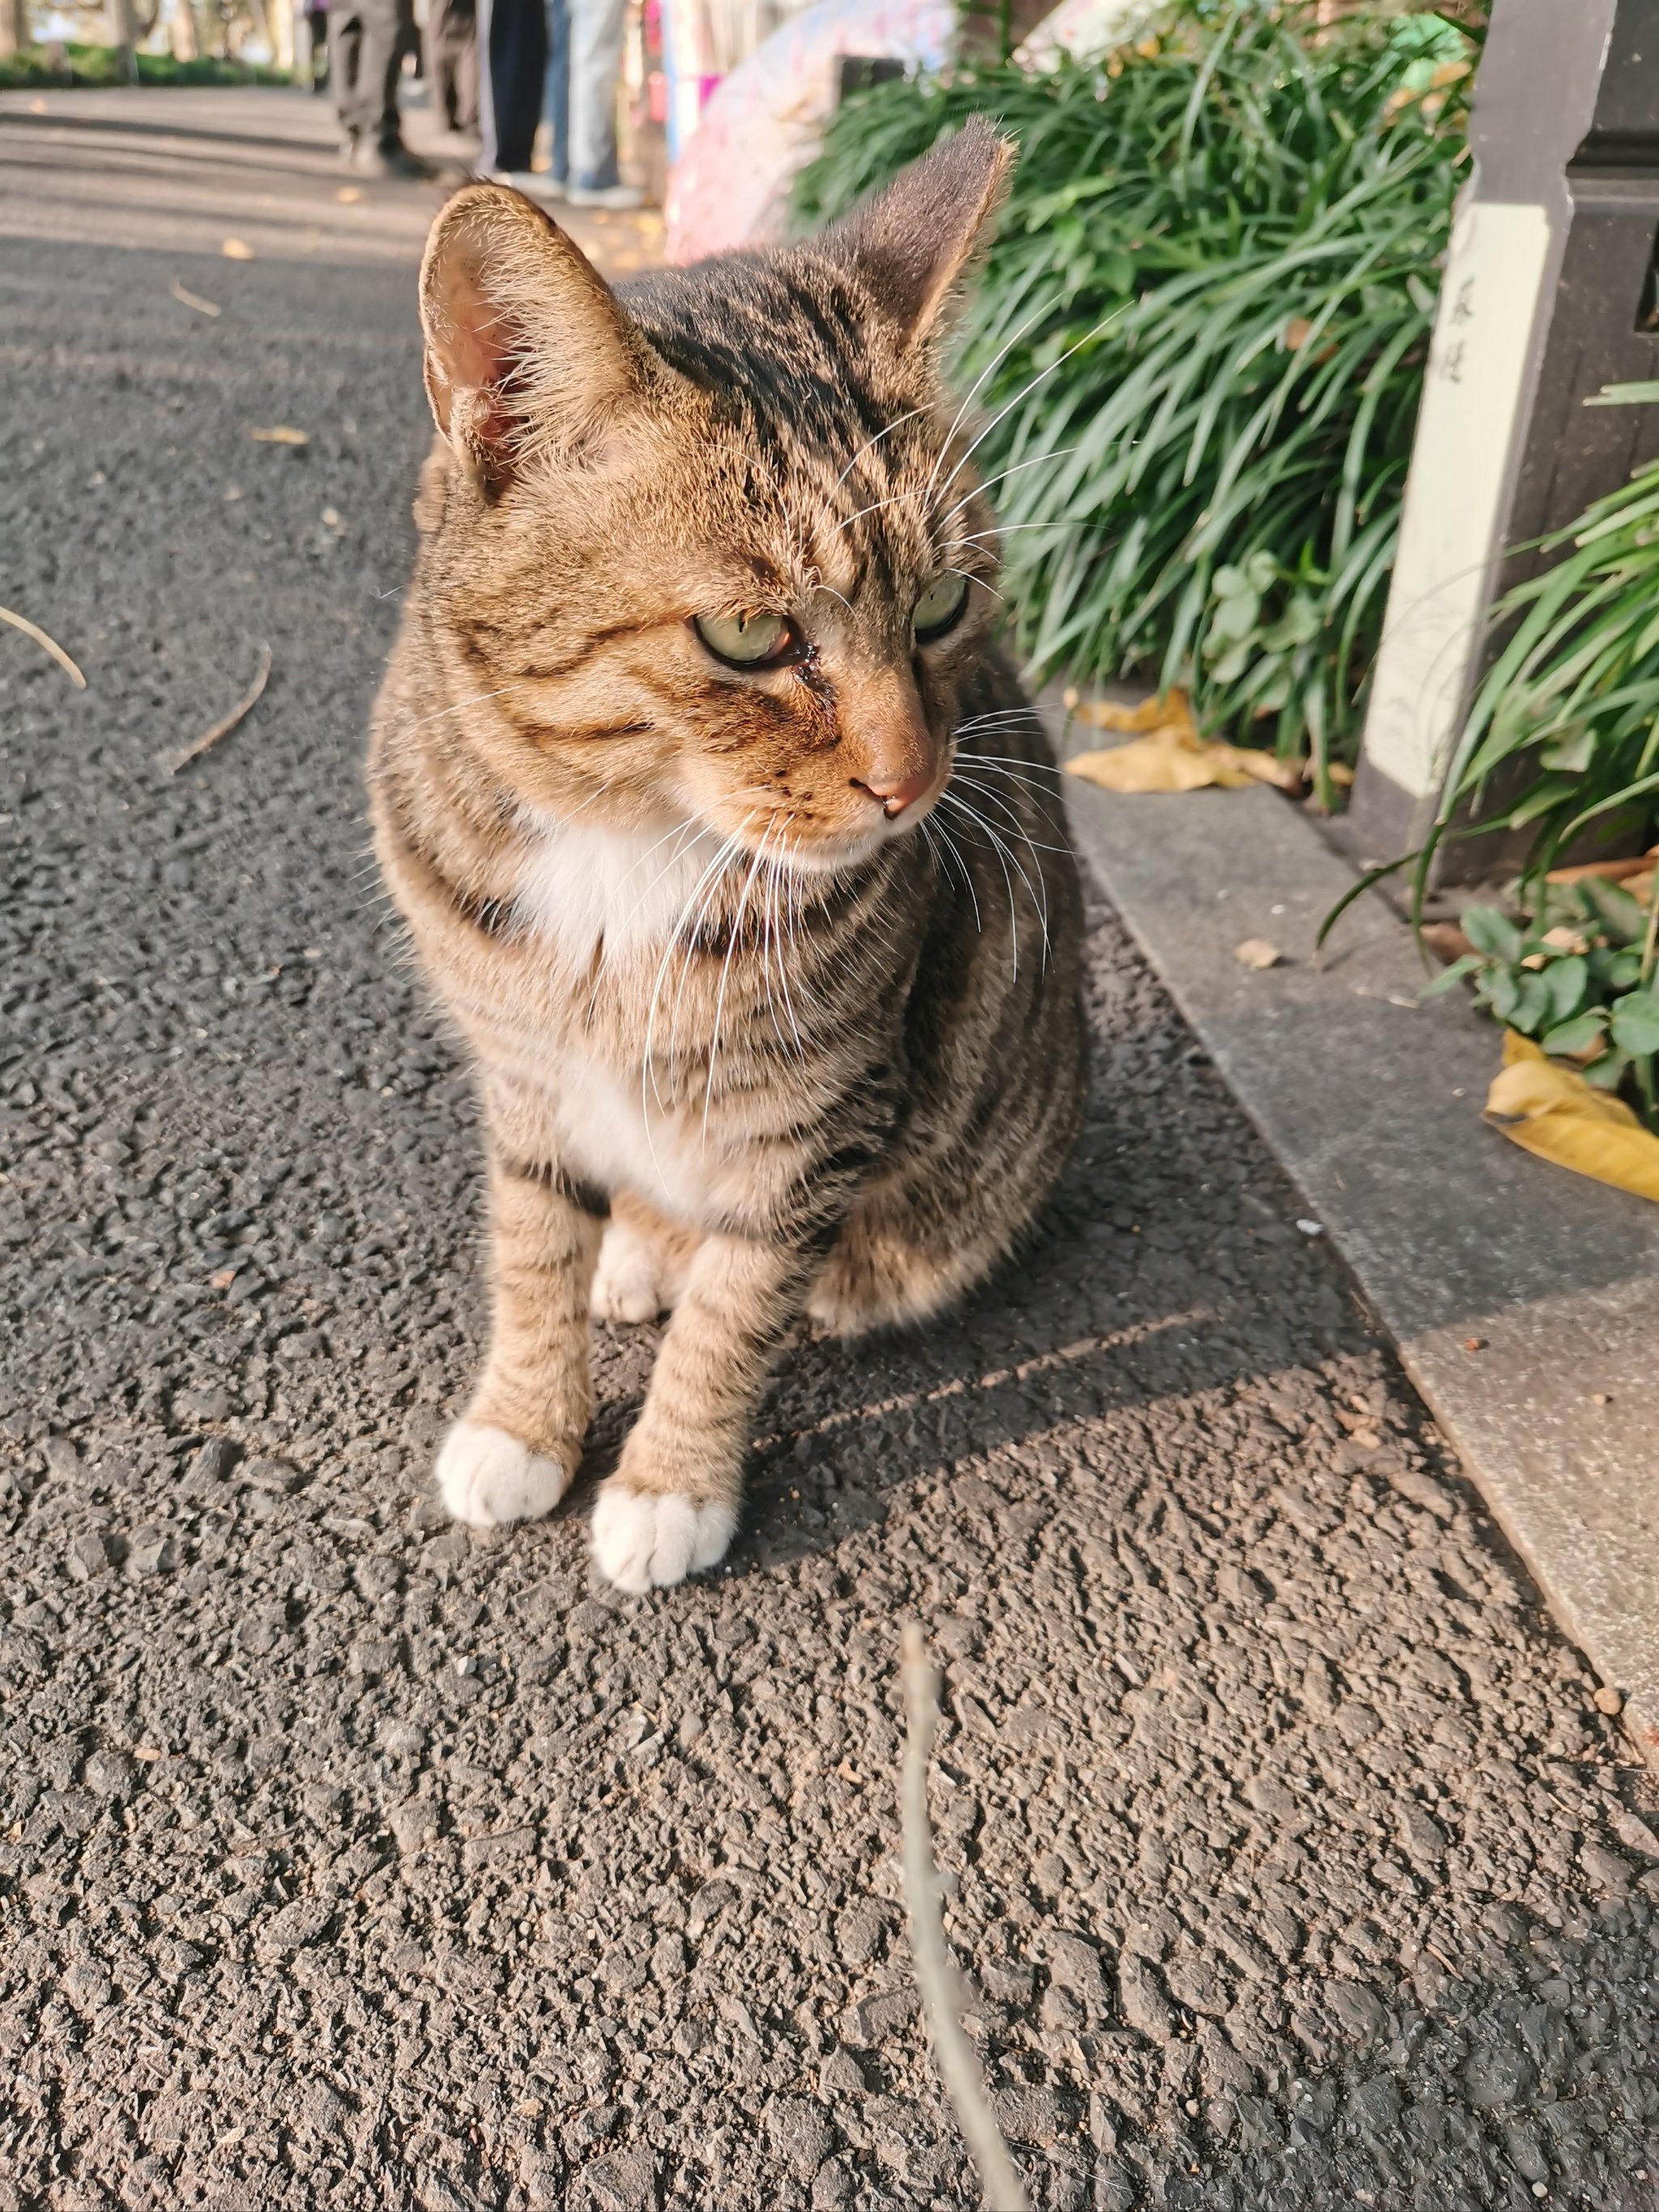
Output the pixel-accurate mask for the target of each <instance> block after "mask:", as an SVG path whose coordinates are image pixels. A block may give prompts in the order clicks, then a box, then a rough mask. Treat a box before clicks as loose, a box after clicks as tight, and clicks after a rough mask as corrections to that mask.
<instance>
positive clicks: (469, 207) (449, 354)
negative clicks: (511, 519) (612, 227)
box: [421, 185, 646, 490]
mask: <svg viewBox="0 0 1659 2212" xmlns="http://www.w3.org/2000/svg"><path fill="white" fill-rule="evenodd" d="M421 321H422V326H423V328H424V330H425V333H426V389H427V396H428V398H429V399H430V400H431V402H432V412H433V415H434V416H435V419H436V422H437V425H438V428H439V431H440V433H441V435H443V436H444V437H445V438H447V440H448V441H449V443H450V444H451V446H452V447H453V448H454V450H455V453H457V455H458V456H459V459H461V460H462V461H463V462H464V463H465V465H467V466H468V467H469V468H471V469H473V470H474V471H477V474H478V476H479V477H480V478H481V479H482V480H483V483H484V484H485V485H486V486H487V487H488V488H489V489H491V490H499V489H501V487H502V486H503V485H505V484H506V483H508V482H509V481H510V480H511V478H512V477H513V474H514V473H515V471H518V470H519V469H520V468H521V467H522V466H523V465H524V464H525V462H526V460H527V459H530V458H531V457H532V455H534V454H536V453H542V452H547V451H558V450H574V448H576V447H580V445H581V444H582V443H583V442H584V441H586V440H587V439H588V438H590V437H591V436H592V435H593V433H594V432H595V431H596V430H597V429H599V428H600V427H601V426H602V425H603V423H604V422H605V420H606V419H607V418H608V417H609V416H611V414H613V413H614V412H615V410H617V407H619V406H620V405H622V404H624V403H625V402H626V401H627V400H628V399H629V398H630V397H631V396H632V395H633V394H634V393H635V392H637V391H638V390H639V389H640V387H641V381H642V378H643V374H644V370H645V356H646V348H645V343H644V341H643V339H642V338H641V337H640V335H639V333H638V331H635V328H634V326H633V325H632V324H631V323H630V322H629V319H628V317H627V316H626V314H624V313H623V309H622V307H621V305H620V303H619V302H618V301H617V298H616V295H614V294H613V293H612V291H611V289H610V287H609V285H607V284H606V283H605V279H604V278H603V277H602V276H600V275H599V271H598V270H596V269H595V268H594V267H593V264H592V262H590V261H589V260H588V258H587V257H586V254H584V253H583V252H582V251H581V249H580V247H579V246H576V245H575V244H574V242H573V241H572V240H570V239H568V238H567V237H566V236H565V234H564V233H563V232H562V230H561V229H560V228H558V226H557V225H556V223H555V222H552V221H551V220H550V218H549V217H548V216H545V215H544V214H543V213H542V211H541V210H540V209H539V208H538V207H535V206H533V205H532V204H531V202H530V201H529V200H527V199H526V198H524V197H522V195H521V194H520V193H518V192H514V191H507V190H506V189H505V188H504V187H503V186H501V185H465V186H464V187H463V188H462V190H461V191H459V192H457V193H456V194H455V196H454V197H453V199H451V200H450V201H448V202H447V204H446V205H445V206H444V208H443V210H442V211H441V214H440V215H439V216H438V219H437V221H436V222H435V223H434V224H433V226H432V234H431V236H430V237H429V238H428V240H427V246H426V254H425V258H423V260H422V263H421Z"/></svg>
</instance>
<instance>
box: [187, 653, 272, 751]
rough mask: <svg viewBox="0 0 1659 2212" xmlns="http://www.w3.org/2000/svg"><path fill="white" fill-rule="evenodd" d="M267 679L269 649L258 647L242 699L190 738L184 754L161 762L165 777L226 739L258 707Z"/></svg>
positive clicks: (268, 673) (268, 674) (268, 675)
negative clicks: (252, 673) (256, 660)
mask: <svg viewBox="0 0 1659 2212" xmlns="http://www.w3.org/2000/svg"><path fill="white" fill-rule="evenodd" d="M269 677H270V647H269V646H268V645H262V646H261V647H259V667H258V673H257V675H256V676H255V677H254V678H253V681H252V684H249V686H248V688H247V690H246V692H245V693H244V695H243V696H242V697H241V698H240V699H239V700H238V701H237V702H236V704H235V705H234V707H233V708H231V710H230V712H229V714H226V715H224V716H222V718H221V720H218V721H216V723H215V724H214V725H213V727H212V728H211V729H210V730H204V731H203V732H202V734H201V736H200V737H199V738H191V741H190V743H189V744H187V745H186V746H185V749H184V750H183V751H182V752H181V753H175V754H174V755H173V758H172V759H171V760H163V761H162V763H161V766H162V767H163V768H165V769H166V770H167V774H168V775H178V773H179V769H181V768H187V767H188V766H189V764H190V763H191V761H193V760H199V759H200V758H201V757H202V755H203V754H204V752H207V751H209V750H210V749H211V748H212V747H213V746H215V745H216V744H218V742H219V740H220V738H228V736H229V735H230V733H231V732H232V731H233V730H234V728H235V727H236V725H237V724H238V722H240V721H241V720H243V719H244V718H245V717H246V715H248V714H251V713H252V710H253V708H255V707H256V706H258V703H259V697H260V694H261V693H262V692H263V691H264V688H265V684H266V681H267V679H268V678H269Z"/></svg>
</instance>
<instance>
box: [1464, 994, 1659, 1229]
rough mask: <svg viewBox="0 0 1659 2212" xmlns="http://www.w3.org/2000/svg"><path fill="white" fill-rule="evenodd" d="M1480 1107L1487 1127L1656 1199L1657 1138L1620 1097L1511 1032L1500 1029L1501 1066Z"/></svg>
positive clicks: (1658, 1172)
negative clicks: (1589, 1081) (1482, 1107)
mask: <svg viewBox="0 0 1659 2212" xmlns="http://www.w3.org/2000/svg"><path fill="white" fill-rule="evenodd" d="M1486 1119H1487V1121H1489V1122H1490V1123H1491V1125H1492V1127H1493V1128H1495V1129H1501V1130H1502V1132H1503V1133H1504V1135H1505V1136H1506V1137H1508V1138H1510V1139H1511V1140H1512V1141H1513V1142H1514V1143H1516V1144H1517V1145H1520V1146H1524V1148H1525V1149H1526V1150H1527V1151H1528V1152H1534V1153H1535V1154H1536V1155H1537V1156H1538V1158H1540V1159H1545V1160H1551V1161H1553V1163H1554V1164H1555V1165H1556V1166H1557V1167H1561V1168H1571V1170H1572V1171H1573V1172H1574V1174H1575V1175H1582V1176H1592V1177H1593V1178H1594V1179H1595V1182H1606V1183H1611V1184H1613V1187H1614V1188H1615V1189H1618V1190H1627V1191H1630V1192H1632V1193H1633V1194H1635V1195H1636V1196H1637V1197H1638V1198H1651V1199H1655V1200H1659V1137H1656V1136H1654V1135H1653V1134H1652V1133H1650V1131H1649V1130H1647V1129H1644V1127H1642V1124H1641V1123H1640V1121H1638V1120H1637V1118H1636V1116H1635V1115H1634V1114H1632V1111H1631V1109H1630V1108H1629V1107H1628V1106H1626V1104H1625V1103H1624V1101H1623V1100H1622V1099H1619V1098H1613V1097H1609V1096H1608V1094H1607V1092H1606V1091H1597V1090H1595V1089H1594V1088H1593V1087H1592V1086H1591V1085H1589V1084H1588V1083H1586V1082H1585V1080H1584V1079H1583V1076H1582V1075H1575V1074H1574V1073H1573V1072H1572V1070H1571V1068H1570V1067H1563V1066H1560V1065H1559V1063H1558V1062H1557V1061H1555V1060H1550V1059H1548V1058H1547V1056H1546V1054H1544V1052H1543V1050H1542V1048H1541V1047H1540V1046H1538V1045H1536V1044H1534V1042H1533V1041H1532V1039H1531V1038H1530V1037H1523V1036H1521V1035H1519V1033H1518V1032H1517V1031H1516V1030H1506V1031H1505V1032H1504V1066H1503V1068H1502V1071H1501V1072H1500V1073H1499V1074H1498V1076H1496V1077H1495V1078H1494V1079H1493V1082H1492V1089H1491V1090H1490V1091H1488V1092H1487V1094H1486Z"/></svg>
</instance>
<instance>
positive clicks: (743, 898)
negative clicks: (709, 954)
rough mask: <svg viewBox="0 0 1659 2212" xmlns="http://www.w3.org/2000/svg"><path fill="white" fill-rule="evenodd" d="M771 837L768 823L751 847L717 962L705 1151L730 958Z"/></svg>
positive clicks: (704, 1115) (704, 1122) (704, 1102)
mask: <svg viewBox="0 0 1659 2212" xmlns="http://www.w3.org/2000/svg"><path fill="white" fill-rule="evenodd" d="M771 834H772V825H771V823H768V824H767V826H766V828H765V829H763V831H762V833H761V841H760V842H759V844H758V845H757V846H756V848H755V853H754V858H753V859H752V860H750V863H749V872H748V874H747V875H746V876H745V877H744V879H743V888H742V889H741V890H739V891H738V904H737V911H736V912H735V913H734V914H733V915H732V919H731V922H730V924H729V934H728V935H727V937H726V957H725V959H724V960H722V961H721V963H720V987H719V989H718V990H717V991H716V992H715V994H714V1034H713V1036H711V1038H710V1040H709V1045H708V1080H707V1081H706V1082H705V1084H704V1085H703V1090H702V1146H703V1150H704V1151H705V1152H707V1151H708V1115H709V1110H710V1109H711V1108H712V1107H713V1105H714V1070H715V1067H716V1066H717V1065H718V1064H719V1060H720V1023H721V1020H722V1018H723V1017H724V1015H725V1012H726V983H727V981H729V980H730V977H731V974H732V954H733V953H734V952H735V951H737V949H738V938H739V937H740V936H741V935H742V934H743V917H744V912H745V911H746V909H747V908H748V905H749V894H750V890H752V889H753V888H754V883H755V878H756V877H757V875H758V874H759V872H760V870H761V865H762V863H763V860H765V858H766V841H767V839H768V838H769V836H771Z"/></svg>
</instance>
